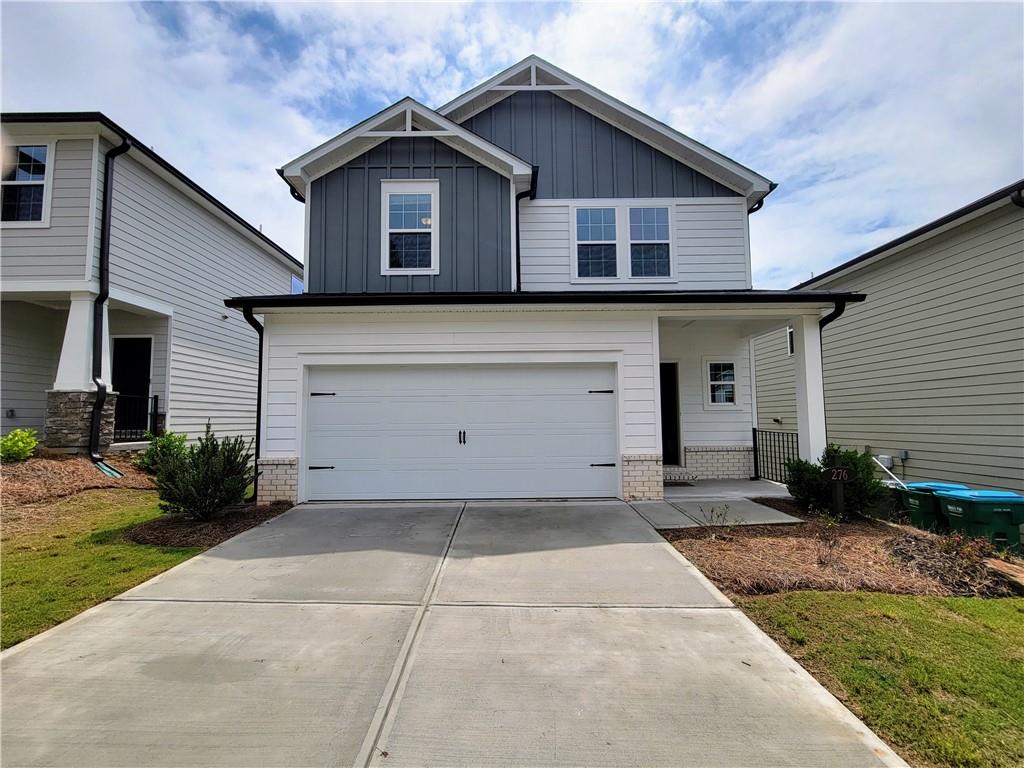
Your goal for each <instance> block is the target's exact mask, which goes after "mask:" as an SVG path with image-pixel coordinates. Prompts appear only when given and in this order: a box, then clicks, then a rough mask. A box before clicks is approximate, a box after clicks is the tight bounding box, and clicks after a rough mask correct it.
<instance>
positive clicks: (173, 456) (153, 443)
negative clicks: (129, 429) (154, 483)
mask: <svg viewBox="0 0 1024 768" xmlns="http://www.w3.org/2000/svg"><path fill="white" fill-rule="evenodd" d="M146 439H147V440H149V445H148V446H146V450H145V451H143V452H142V453H140V454H139V455H138V456H136V457H135V460H134V461H133V462H132V463H133V464H134V465H135V466H136V467H138V468H139V469H141V470H142V471H143V472H149V473H150V474H151V475H156V474H159V472H160V467H161V466H163V465H164V464H167V463H169V462H173V461H176V460H177V459H180V458H181V457H183V456H184V455H185V453H187V451H188V447H187V446H186V445H185V439H186V438H185V435H184V434H182V433H178V432H164V433H163V434H162V435H154V434H153V433H152V432H147V433H146Z"/></svg>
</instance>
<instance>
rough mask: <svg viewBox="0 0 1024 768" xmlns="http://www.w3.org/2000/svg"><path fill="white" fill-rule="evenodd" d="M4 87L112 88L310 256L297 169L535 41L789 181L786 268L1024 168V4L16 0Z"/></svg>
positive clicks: (958, 200)
mask: <svg viewBox="0 0 1024 768" xmlns="http://www.w3.org/2000/svg"><path fill="white" fill-rule="evenodd" d="M0 43H2V51H0V89H2V90H0V105H2V108H3V109H4V110H8V111H29V110H31V111H41V110H47V111H50V110H52V111H72V110H98V111H102V112H104V113H106V114H107V115H108V116H109V117H110V118H112V119H113V120H114V121H115V122H117V123H119V124H121V125H122V126H124V127H125V128H126V129H127V130H129V131H130V132H132V133H133V134H134V135H135V136H137V137H139V139H140V140H142V141H143V142H145V143H146V144H148V145H150V146H151V147H152V148H153V149H155V150H156V151H157V152H158V153H160V154H161V155H162V156H163V157H164V158H166V159H167V160H168V161H170V162H171V163H172V164H173V165H175V166H177V167H178V168H179V169H180V170H182V171H184V172H185V173H186V174H187V175H188V176H190V177H191V178H192V179H194V180H195V181H196V182H198V183H199V184H200V185H202V186H203V187H205V188H206V189H207V190H209V191H210V192H211V193H213V194H214V195H215V196H216V197H218V198H220V199H221V200H222V201H223V202H224V203H226V204H227V205H228V206H229V207H231V208H232V209H234V210H235V211H236V212H238V213H239V214H241V215H242V216H243V217H245V218H246V219H248V220H249V221H250V222H251V223H253V224H254V225H256V226H258V227H261V228H262V230H263V232H264V233H265V234H267V235H268V236H269V237H271V238H272V239H274V240H275V241H276V242H278V243H280V244H281V245H282V246H283V247H285V248H286V249H288V250H289V251H290V252H291V253H292V254H293V255H295V256H296V257H298V258H300V259H301V257H302V242H303V233H302V225H303V216H302V206H301V205H299V204H298V203H296V202H295V201H293V200H292V199H291V197H290V196H289V194H288V190H287V187H286V186H285V184H284V182H282V181H281V180H280V179H279V178H278V176H277V175H276V173H275V171H274V169H275V168H279V167H280V166H282V165H283V164H284V163H286V162H287V161H289V160H291V159H292V158H294V157H296V156H298V155H299V154H301V153H303V152H305V151H306V150H308V149H310V148H312V147H314V146H316V145H317V144H319V143H320V142H322V141H324V140H325V139H327V138H330V137H331V136H334V135H336V134H338V133H340V132H342V131H343V130H345V129H346V128H348V127H349V126H351V125H353V124H355V123H357V122H359V121H361V120H362V119H364V118H365V117H367V116H369V115H371V114H373V113H374V112H377V111H378V110H380V109H381V108H383V107H385V106H387V105H389V104H391V103H393V102H395V101H397V100H398V99H400V98H402V97H403V96H412V97H414V98H416V99H418V100H419V101H421V102H423V103H425V104H427V105H429V106H434V107H437V106H440V105H442V104H444V103H445V102H447V101H449V100H450V99H452V98H453V97H455V96H457V95H458V94H460V93H461V92H463V91H465V90H467V89H469V88H471V87H472V86H474V85H476V84H477V83H479V82H481V81H482V80H485V79H487V78H488V77H490V76H491V75H493V74H496V73H497V72H499V71H500V70H502V69H504V68H505V67H507V66H509V65H510V64H513V63H515V62H516V61H519V60H520V59H522V58H524V57H525V56H527V55H529V54H530V53H536V54H538V55H540V56H542V57H543V58H545V59H547V60H548V61H551V62H552V63H553V64H555V65H557V66H559V67H561V68H562V69H565V70H567V71H569V72H571V73H572V74H574V75H576V76H577V77H579V78H581V79H583V80H585V81H587V82H589V83H591V84H592V85H594V86H596V87H598V88H600V89H602V90H604V91H606V92H607V93H610V94H611V95H613V96H615V97H617V98H619V99H621V100H623V101H625V102H627V103H629V104H631V105H633V106H634V107H636V108H638V109H640V110H642V111H644V112H646V113H648V114H650V115H652V116H653V117H656V118H658V119H659V120H662V121H664V122H666V123H668V124H670V125H672V126H673V127H674V128H676V129H677V130H680V131H682V132H683V133H685V134H687V135H689V136H691V137H693V138H695V139H697V140H699V141H701V142H703V143H704V144H707V145H709V146H711V147H713V148H715V149H716V150H718V151H719V152H722V153H724V154H726V155H728V156H730V157H732V158H734V159H735V160H737V161H739V162H741V163H743V164H744V165H746V166H748V167H750V168H753V169H754V170H756V171H758V172H759V173H761V174H763V175H765V176H767V177H768V178H770V179H772V180H773V181H775V182H777V183H778V184H779V188H778V189H777V190H775V192H773V193H772V194H771V195H770V196H769V198H768V199H767V200H766V203H765V206H764V208H763V209H762V210H761V211H759V212H757V213H756V214H754V215H752V216H751V219H750V222H751V235H750V236H751V253H752V260H753V275H754V286H755V287H757V288H787V287H791V286H792V285H794V284H795V283H798V282H800V281H802V280H805V279H807V278H808V277H810V276H811V275H812V274H820V273H821V272H823V271H824V270H826V269H828V268H829V267H830V266H834V265H835V264H838V263H840V262H842V261H845V260H846V259H848V258H851V257H853V256H856V255H857V254H859V253H862V252H864V251H865V250H868V249H870V248H872V247H874V246H876V245H879V244H881V243H883V242H886V241H887V240H890V239H892V238H894V237H897V236H899V235H900V234H902V233H904V232H906V231H908V230H911V229H914V228H915V227H917V226H920V225H922V224H924V223H927V222H928V221H930V220H932V219H934V218H937V217H939V216H941V215H942V214H944V213H947V212H949V211H951V210H953V209H955V208H957V207H959V206H961V205H963V204H965V203H968V202H970V201H972V200H974V199H977V198H979V197H982V196H984V195H986V194H988V193H989V192H992V191H994V190H995V189H997V188H999V187H1001V186H1004V185H1006V184H1009V183H1011V182H1013V181H1015V180H1017V179H1020V178H1021V177H1024V140H1022V118H1024V3H1020V2H1010V3H999V4H994V3H993V4H987V3H985V4H983V3H908V4H897V3H884V4H883V3H783V2H771V3H767V2H766V3H732V2H720V3H673V4H664V5H663V4H656V3H649V4H648V3H636V2H634V3H627V4H610V3H585V4H584V3H579V4H560V3H540V4H529V3H505V4H469V3H466V4H455V5H448V4H442V3H425V2H423V3H416V4H390V3H359V4H355V3H344V4H342V3H337V4H314V3H301V4H299V3H276V4H263V5H252V4H242V3H227V4H208V3H146V4H133V3H105V4H92V3H69V4H57V3H14V2H3V3H2V5H0Z"/></svg>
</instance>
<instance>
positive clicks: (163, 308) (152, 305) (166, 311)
mask: <svg viewBox="0 0 1024 768" xmlns="http://www.w3.org/2000/svg"><path fill="white" fill-rule="evenodd" d="M110 298H111V299H113V300H114V301H120V302H123V303H124V304H131V305H132V306H135V307H138V308H139V309H145V310H147V311H149V312H155V313H156V314H158V315H165V316H167V317H170V316H171V315H173V314H174V307H173V306H171V305H170V304H165V303H164V302H162V301H159V300H157V299H151V298H150V297H149V296H143V295H141V294H138V293H134V292H132V291H126V290H125V289H124V288H111V289H110ZM114 309H117V307H114Z"/></svg>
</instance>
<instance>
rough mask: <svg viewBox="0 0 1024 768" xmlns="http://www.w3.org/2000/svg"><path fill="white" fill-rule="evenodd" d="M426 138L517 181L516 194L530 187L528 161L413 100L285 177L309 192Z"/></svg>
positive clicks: (314, 153) (305, 159)
mask: <svg viewBox="0 0 1024 768" xmlns="http://www.w3.org/2000/svg"><path fill="white" fill-rule="evenodd" d="M424 137H431V138H435V139H437V140H438V141H441V142H444V143H445V144H447V145H448V146H450V147H452V148H453V149H455V150H457V151H459V152H461V153H462V154H464V155H466V156H468V157H471V158H472V159H473V160H476V161H477V162H478V163H480V164H481V165H484V166H487V167H488V168H490V169H491V170H493V171H495V172H497V173H500V174H501V175H502V176H506V177H508V178H510V179H512V181H513V183H514V185H515V187H516V189H517V190H523V189H527V188H529V185H530V176H531V174H532V171H533V169H532V167H531V165H530V164H529V163H527V162H526V161H525V160H523V159H522V158H519V157H516V156H515V155H513V154H512V153H510V152H507V151H505V150H504V149H502V148H501V147H498V146H496V145H494V144H491V143H490V142H489V141H487V140H485V139H483V138H481V137H480V136H477V135H476V134H475V133H473V132H472V131H469V130H466V129H465V128H463V127H462V126H460V125H458V124H457V123H454V122H452V121H451V120H449V119H447V118H445V117H444V116H442V115H439V114H438V113H436V112H434V111H433V110H431V109H430V108H429V107H425V106H424V105H422V104H420V103H419V102H418V101H416V100H415V99H411V98H408V97H407V98H404V99H402V100H401V101H399V102H397V103H396V104H393V105H392V106H390V107H388V108H387V109H385V110H383V111H382V112H378V113H377V114H376V115H373V116H372V117H370V118H367V119H366V120H364V121H363V122H361V123H359V124H357V125H354V126H353V127H352V128H349V129H348V130H347V131H345V132H343V133H340V134H338V135H337V136H335V137H334V138H333V139H330V140H329V141H326V142H324V143H323V144H321V145H320V146H319V147H316V148H315V149H312V150H310V151H309V152H306V153H305V154H304V155H301V156H299V157H297V158H295V159H294V160H292V161H291V162H289V163H287V164H286V165H285V166H284V167H283V168H282V169H281V173H282V175H283V176H284V177H285V179H287V180H288V182H289V183H290V184H291V185H292V186H293V187H294V188H295V189H297V190H299V191H300V192H303V193H304V192H305V190H306V185H307V184H308V183H309V182H311V181H313V180H315V179H318V178H320V177H321V176H323V175H325V174H327V173H329V172H331V171H333V170H334V169H336V168H340V167H341V166H343V165H344V164H345V163H347V162H349V161H350V160H352V159H354V158H356V157H358V156H359V155H361V154H363V153H364V152H367V151H368V150H370V149H372V148H373V147H375V146H377V145H378V144H380V143H382V142H384V141H387V140H388V139H392V138H424Z"/></svg>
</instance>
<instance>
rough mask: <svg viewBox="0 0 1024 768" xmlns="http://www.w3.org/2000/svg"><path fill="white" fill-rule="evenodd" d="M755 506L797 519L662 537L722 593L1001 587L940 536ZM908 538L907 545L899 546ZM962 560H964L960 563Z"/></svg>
mask: <svg viewBox="0 0 1024 768" xmlns="http://www.w3.org/2000/svg"><path fill="white" fill-rule="evenodd" d="M753 501H756V502H758V503H760V504H764V505H765V506H770V507H772V508H774V509H777V510H779V511H780V512H785V513H787V514H791V515H794V516H796V517H799V518H800V519H802V520H804V521H805V522H804V523H803V524H799V525H798V524H791V525H757V526H736V527H731V528H725V529H721V528H720V529H710V528H674V529H670V530H664V531H661V533H662V535H663V536H664V537H665V538H666V539H667V540H668V541H669V542H670V543H671V544H672V546H674V547H675V548H676V549H677V550H679V551H680V552H681V553H682V554H683V555H684V556H685V557H686V558H687V559H688V560H690V561H691V562H693V564H694V565H696V566H697V567H698V568H699V569H700V570H701V571H703V572H704V574H705V575H706V576H707V577H708V578H710V579H711V580H712V581H713V582H714V583H715V584H717V585H718V586H719V587H720V588H721V589H723V590H724V591H726V592H727V593H731V594H733V595H763V594H771V593H775V592H788V591H793V590H821V591H838V592H852V591H856V590H864V591H870V592H887V593H891V594H909V595H972V596H1002V595H1005V594H1009V591H1008V587H1007V586H1006V584H1005V582H1003V581H1002V580H1001V579H1000V578H999V577H997V576H994V575H993V574H992V572H991V571H989V570H987V569H986V568H985V567H984V566H983V565H981V561H982V559H983V553H981V552H977V553H975V552H973V551H966V552H965V551H964V550H960V551H959V555H956V556H952V555H943V556H941V557H940V556H937V555H936V553H940V552H941V551H942V550H943V549H944V548H945V549H949V548H950V545H949V544H948V543H947V542H946V541H945V539H943V537H939V536H933V535H932V534H927V533H923V532H921V531H917V530H915V529H912V528H904V527H901V526H893V525H889V524H886V523H882V522H878V521H875V520H869V519H856V520H851V521H848V522H844V523H839V524H837V525H834V526H831V527H830V526H829V525H828V524H827V523H826V522H825V521H823V520H822V519H821V518H818V517H816V516H814V515H810V514H808V513H806V512H803V511H801V510H800V509H798V508H797V507H796V505H795V504H794V503H793V501H792V500H790V499H777V498H758V499H753ZM907 539H911V540H912V542H911V543H907V541H906V540H907ZM968 560H970V561H971V562H970V563H968V562H966V561H968Z"/></svg>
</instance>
